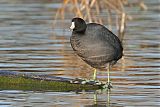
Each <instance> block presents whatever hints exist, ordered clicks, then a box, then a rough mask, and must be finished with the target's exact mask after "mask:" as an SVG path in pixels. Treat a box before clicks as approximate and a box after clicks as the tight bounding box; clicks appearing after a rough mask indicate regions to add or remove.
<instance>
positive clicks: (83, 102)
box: [0, 0, 160, 107]
mask: <svg viewBox="0 0 160 107" xmlns="http://www.w3.org/2000/svg"><path fill="white" fill-rule="evenodd" d="M145 2H146V4H147V5H148V6H149V9H148V11H139V9H138V8H137V7H133V8H132V9H127V10H128V13H130V15H132V16H133V18H134V20H132V21H129V22H128V24H127V26H128V27H127V31H126V35H125V38H124V59H123V60H120V61H119V62H118V63H117V64H116V65H115V66H114V67H113V69H112V72H111V79H112V83H113V86H114V88H113V89H112V91H111V92H106V91H103V92H100V91H99V90H97V91H90V92H85V91H82V92H74V91H71V92H52V91H51V92H48V91H46V92H45V91H44V92H35V91H22V90H0V107H63V106H66V107H94V106H95V107H96V106H97V107H105V106H111V107H135V106H136V107H138V106H139V107H159V106H160V99H159V98H160V73H159V71H160V54H159V52H160V48H159V47H160V29H159V27H160V16H159V15H158V14H159V12H160V8H159V5H160V2H159V1H158V0H154V1H150V0H146V1H145ZM59 6H60V4H59V3H55V1H54V0H32V1H31V0H1V1H0V70H12V71H21V72H34V73H44V74H51V75H58V76H62V77H72V78H75V77H82V78H88V79H89V78H91V75H92V73H93V72H92V70H93V69H92V68H90V67H89V66H88V65H86V64H85V63H84V62H83V61H81V59H79V58H78V57H77V56H76V55H75V54H74V52H73V51H72V48H71V46H70V43H69V38H70V35H71V32H70V31H68V28H69V26H70V20H71V18H72V17H73V15H72V14H71V13H69V12H68V14H67V15H68V18H66V20H65V21H64V22H63V21H62V20H61V19H57V24H56V27H54V29H53V20H54V16H55V13H56V10H57V8H58V7H59ZM105 17H106V18H107V16H105ZM113 31H115V33H116V30H115V29H113ZM98 79H99V80H102V81H106V80H107V73H106V72H105V71H98Z"/></svg>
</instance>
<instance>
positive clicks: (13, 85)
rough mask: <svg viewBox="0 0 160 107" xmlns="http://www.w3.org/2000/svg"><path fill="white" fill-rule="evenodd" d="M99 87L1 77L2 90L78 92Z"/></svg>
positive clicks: (0, 85) (0, 88) (0, 86)
mask: <svg viewBox="0 0 160 107" xmlns="http://www.w3.org/2000/svg"><path fill="white" fill-rule="evenodd" d="M99 88H100V87H99V86H93V85H86V84H85V85H82V84H71V83H68V82H59V81H46V80H36V79H31V78H24V77H20V76H17V77H14V76H10V77H9V76H0V90H4V89H7V90H9V89H12V90H33V91H44V90H45V91H47V90H48V91H71V90H74V91H76V90H77V91H78V90H96V89H99Z"/></svg>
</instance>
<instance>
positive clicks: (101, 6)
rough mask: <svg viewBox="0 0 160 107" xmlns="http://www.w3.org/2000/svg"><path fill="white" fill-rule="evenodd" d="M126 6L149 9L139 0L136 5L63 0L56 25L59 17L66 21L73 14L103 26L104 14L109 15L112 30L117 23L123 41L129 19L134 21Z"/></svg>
mask: <svg viewBox="0 0 160 107" xmlns="http://www.w3.org/2000/svg"><path fill="white" fill-rule="evenodd" d="M125 6H139V7H140V9H143V10H146V9H147V6H146V5H145V4H144V3H143V1H142V0H137V2H136V3H135V2H133V1H130V2H129V0H63V2H62V6H61V7H60V8H59V9H58V10H57V14H56V16H55V23H56V19H57V18H58V17H61V19H65V16H66V14H67V13H73V14H74V16H76V17H81V18H83V19H85V20H87V21H88V22H97V23H101V24H102V23H103V22H104V21H103V20H105V19H106V17H105V18H104V17H103V15H102V13H103V14H106V15H107V18H108V26H109V29H110V30H111V28H112V24H113V23H112V22H116V26H117V29H118V32H119V38H120V39H121V41H122V40H123V36H124V32H125V27H126V21H127V19H132V17H131V16H130V15H128V14H127V13H126V11H125ZM68 11H70V12H68ZM65 13H66V14H65ZM55 23H54V24H55Z"/></svg>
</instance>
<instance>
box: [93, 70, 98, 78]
mask: <svg viewBox="0 0 160 107" xmlns="http://www.w3.org/2000/svg"><path fill="white" fill-rule="evenodd" d="M96 79H97V70H96V68H94V74H93V80H96Z"/></svg>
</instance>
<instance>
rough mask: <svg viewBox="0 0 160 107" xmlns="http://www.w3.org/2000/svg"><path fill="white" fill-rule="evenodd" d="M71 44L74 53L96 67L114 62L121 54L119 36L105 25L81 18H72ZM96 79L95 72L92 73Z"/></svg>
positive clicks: (105, 66)
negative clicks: (87, 21) (86, 21)
mask: <svg viewBox="0 0 160 107" xmlns="http://www.w3.org/2000/svg"><path fill="white" fill-rule="evenodd" d="M71 29H72V30H73V31H72V36H71V38H70V42H71V46H72V48H73V50H74V51H75V53H76V54H77V55H78V56H80V57H81V59H82V60H84V61H85V62H86V63H87V64H89V65H90V66H92V67H93V68H96V69H105V68H107V65H109V66H108V82H109V68H110V65H113V64H115V63H116V62H117V61H118V60H119V59H120V58H121V57H122V55H123V53H122V52H123V47H122V45H121V42H120V40H119V38H118V37H117V36H116V35H114V34H113V33H112V32H111V31H110V30H108V29H107V28H106V27H105V26H103V25H101V24H97V23H89V24H86V23H85V21H84V20H83V19H81V18H73V19H72V26H71ZM94 79H96V74H94Z"/></svg>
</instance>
